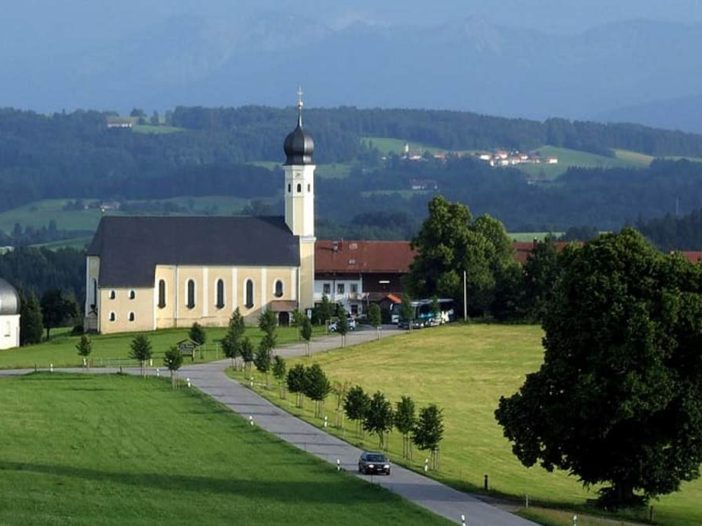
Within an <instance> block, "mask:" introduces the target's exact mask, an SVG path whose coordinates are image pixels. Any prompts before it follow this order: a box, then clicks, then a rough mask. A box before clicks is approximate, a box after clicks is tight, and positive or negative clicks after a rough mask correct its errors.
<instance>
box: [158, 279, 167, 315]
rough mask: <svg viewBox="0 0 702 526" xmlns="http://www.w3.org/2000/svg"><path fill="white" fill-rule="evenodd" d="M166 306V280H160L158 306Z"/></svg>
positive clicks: (160, 307)
mask: <svg viewBox="0 0 702 526" xmlns="http://www.w3.org/2000/svg"><path fill="white" fill-rule="evenodd" d="M165 306H166V280H164V279H160V280H158V308H159V309H162V308H164V307H165Z"/></svg>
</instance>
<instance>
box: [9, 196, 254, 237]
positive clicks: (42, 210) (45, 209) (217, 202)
mask: <svg viewBox="0 0 702 526" xmlns="http://www.w3.org/2000/svg"><path fill="white" fill-rule="evenodd" d="M69 201H74V199H44V200H41V201H35V202H33V203H29V204H27V205H24V206H21V207H19V208H14V209H12V210H7V211H5V212H2V213H0V230H4V231H5V232H6V233H10V232H12V229H13V228H14V225H15V223H19V224H20V225H22V226H32V227H35V228H41V227H43V226H47V225H48V224H49V221H51V220H52V219H53V220H55V221H56V226H57V228H59V229H65V230H95V228H97V224H98V223H99V221H100V218H101V217H102V212H100V210H99V209H97V208H89V209H87V210H63V207H64V205H65V204H66V203H68V202H69ZM83 201H84V202H85V203H90V202H92V201H96V199H84V200H83ZM154 201H158V202H160V203H174V204H176V205H179V206H185V207H190V208H192V213H193V214H204V213H206V212H207V211H208V209H211V208H212V207H217V213H219V214H231V213H233V212H234V213H237V212H240V211H241V209H242V208H244V206H246V204H247V203H248V202H249V200H248V199H240V198H236V197H230V196H205V197H174V198H171V199H158V200H154ZM130 202H133V203H144V202H145V201H130ZM110 214H118V215H119V214H120V212H119V211H110Z"/></svg>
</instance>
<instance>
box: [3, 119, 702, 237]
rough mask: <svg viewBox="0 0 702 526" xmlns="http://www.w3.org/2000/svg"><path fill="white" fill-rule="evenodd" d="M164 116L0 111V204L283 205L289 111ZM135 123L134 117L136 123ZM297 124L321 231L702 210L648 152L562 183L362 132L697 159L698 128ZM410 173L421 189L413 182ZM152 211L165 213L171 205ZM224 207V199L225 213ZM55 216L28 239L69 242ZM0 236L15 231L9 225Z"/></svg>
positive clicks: (519, 227)
mask: <svg viewBox="0 0 702 526" xmlns="http://www.w3.org/2000/svg"><path fill="white" fill-rule="evenodd" d="M165 117H166V118H165V119H164V118H158V116H154V118H153V122H154V124H153V125H149V124H147V123H148V122H149V121H150V120H151V119H148V117H146V116H142V117H141V118H139V119H138V120H140V121H141V122H142V124H139V125H135V126H134V127H132V128H129V127H125V128H109V127H108V121H109V122H112V123H114V122H115V121H117V122H125V121H123V120H122V121H120V120H119V119H117V116H116V115H114V114H110V113H101V112H95V111H77V112H73V113H68V114H64V113H60V114H53V115H40V114H37V113H33V112H26V111H18V110H13V109H5V110H0V188H1V189H2V191H0V212H2V211H6V210H10V209H15V208H17V207H20V206H22V205H25V204H29V203H33V202H35V201H38V200H42V199H52V198H70V199H77V200H80V199H94V200H98V204H99V200H116V201H119V202H121V203H122V204H123V205H124V208H123V211H124V212H128V210H127V206H126V205H127V204H129V203H127V202H128V201H132V200H134V201H138V200H158V199H167V198H172V197H176V196H188V197H197V196H230V197H236V198H238V199H240V200H241V201H243V203H242V204H241V206H240V207H239V208H238V209H237V210H238V211H237V213H240V212H241V211H242V210H245V209H244V205H251V206H249V209H250V210H252V212H251V213H256V210H259V209H260V210H263V209H264V208H265V207H266V206H269V207H272V208H268V209H266V210H265V212H266V213H275V211H277V210H280V209H281V208H282V203H281V202H280V191H281V189H282V188H281V183H280V181H281V180H282V179H281V178H282V174H281V173H280V170H279V168H277V167H276V165H277V164H278V163H280V162H281V161H282V160H283V151H282V143H283V139H284V137H285V136H286V134H287V133H289V132H290V131H291V129H292V128H293V126H294V124H295V122H296V114H295V109H294V108H288V109H275V108H267V107H253V106H251V107H242V108H236V109H224V108H221V109H206V108H183V107H181V108H176V109H175V110H174V111H172V112H169V113H168V115H167V116H165ZM136 122H137V119H136V118H135V119H134V120H133V121H132V123H134V124H136ZM304 122H305V126H306V127H308V129H309V130H310V131H311V133H312V135H313V136H314V138H315V143H316V151H315V161H316V162H317V164H318V165H320V166H319V175H320V176H319V179H318V183H317V190H318V193H317V211H318V219H319V221H320V225H321V224H324V223H325V222H326V224H327V227H326V228H327V230H326V232H327V235H331V234H330V232H331V233H333V235H339V236H345V237H348V235H350V234H349V232H350V230H349V228H351V227H353V228H355V229H356V230H353V232H354V233H356V234H357V235H359V236H368V237H404V238H406V237H408V236H410V235H411V234H412V232H413V231H414V229H415V228H416V226H417V221H418V220H419V218H421V217H422V216H423V215H424V213H425V212H426V202H427V200H428V199H429V198H430V196H431V195H432V194H433V193H435V192H441V193H444V194H445V195H448V196H451V197H452V198H453V199H457V200H460V201H461V202H463V203H465V204H467V205H469V206H470V207H471V209H473V210H474V211H475V212H477V213H489V214H491V215H493V216H495V217H498V218H499V219H501V220H502V221H503V222H505V223H506V224H507V225H508V227H509V228H510V229H513V230H514V231H542V230H550V229H555V230H562V229H565V228H568V227H570V226H574V225H591V226H597V227H599V228H605V229H612V228H618V227H620V226H621V225H622V224H623V223H624V222H626V221H635V220H636V219H637V218H641V219H650V218H653V217H656V216H661V215H663V214H665V213H666V212H670V211H671V210H672V208H671V207H673V206H675V203H676V202H677V203H678V208H679V210H680V211H681V212H682V213H687V212H689V211H691V210H693V209H695V208H699V207H700V206H702V203H701V202H700V200H699V198H698V196H700V195H702V176H700V173H701V171H702V164H701V163H693V162H688V161H676V160H674V159H667V160H655V161H653V163H651V157H647V161H646V163H645V164H644V165H638V168H635V167H632V165H627V166H621V165H617V166H618V167H617V168H615V167H614V165H612V166H609V165H607V164H598V165H595V166H594V167H593V166H592V165H591V167H590V168H586V167H582V166H581V165H578V164H577V163H572V165H571V166H572V167H571V168H570V169H568V165H567V163H563V171H564V172H565V173H564V175H562V176H560V178H559V179H558V180H557V181H555V182H553V181H552V182H549V181H545V182H541V183H539V182H536V183H535V181H534V180H533V179H532V178H530V177H529V176H528V174H527V173H526V172H524V171H521V170H516V169H514V168H499V169H498V168H491V167H490V166H488V165H487V164H486V163H484V162H482V161H479V160H477V159H476V158H474V157H472V156H463V157H460V156H449V158H447V159H445V160H441V159H434V158H432V157H431V156H429V157H427V158H424V159H421V162H410V161H408V160H404V159H402V158H401V157H400V156H398V155H387V156H386V158H385V159H382V158H381V155H380V153H379V152H378V151H377V150H375V148H374V147H373V141H370V140H363V139H364V138H369V137H372V138H376V137H388V138H394V139H400V140H403V141H412V142H413V143H422V144H423V145H425V146H433V147H437V148H443V149H446V150H455V151H459V150H474V149H483V150H491V149H496V148H510V149H520V150H523V151H524V150H529V149H531V148H534V147H537V146H542V145H544V144H551V145H554V146H564V147H570V148H573V149H580V150H583V149H586V150H590V151H593V152H600V153H601V154H605V155H607V154H610V152H611V149H614V148H617V149H624V150H633V151H638V152H643V153H648V154H650V155H653V156H660V157H663V156H671V157H672V156H688V157H693V156H694V157H702V135H695V134H685V133H680V132H671V131H665V130H658V129H652V128H645V127H641V126H633V125H625V124H623V125H614V124H610V125H604V124H596V123H578V122H569V121H565V120H559V119H552V120H549V121H546V122H537V121H529V120H522V119H504V118H495V117H487V116H480V115H476V114H472V113H461V112H448V111H421V110H358V109H354V108H337V109H308V110H305V112H304ZM395 142H399V141H395ZM563 151H564V152H566V151H570V152H571V153H572V150H563ZM576 153H578V152H576ZM579 153H582V152H579ZM628 153H629V154H630V155H634V156H635V155H637V154H635V153H634V154H632V152H631V151H630V152H628ZM592 157H595V156H592ZM641 157H644V156H641ZM598 159H599V161H598V162H601V160H602V159H605V160H609V158H606V157H601V156H600V157H598ZM615 160H616V159H615ZM331 163H337V164H335V165H332V164H331ZM648 163H651V164H650V166H648ZM335 169H336V170H338V171H337V172H334V170H335ZM413 181H414V182H413ZM416 181H420V183H421V184H420V186H421V185H424V187H423V188H419V189H418V188H416V187H415V186H416V184H417V183H416ZM254 201H258V203H256V202H254ZM264 201H265V202H264ZM76 203H78V201H76ZM152 204H153V205H154V206H156V204H154V203H152ZM253 205H255V206H253ZM67 206H68V205H67ZM76 206H77V204H76ZM130 206H137V205H136V204H133V203H132V204H130ZM138 206H139V207H140V208H139V210H140V212H141V213H158V210H155V209H153V207H152V208H148V206H150V205H148V203H147V204H144V203H140V204H138ZM158 206H161V207H162V208H164V210H166V208H165V207H166V206H170V207H171V208H170V209H169V210H172V209H173V206H174V205H173V204H172V203H166V204H164V203H160V204H158ZM145 207H146V208H145ZM77 208H80V207H79V206H77ZM381 210H382V211H384V212H387V213H389V214H391V217H392V218H393V219H392V221H388V217H390V216H388V217H378V216H377V212H378V211H381ZM232 211H233V209H232V208H231V207H230V208H228V209H227V210H226V211H224V210H223V211H221V212H222V213H232ZM189 212H190V213H192V212H193V210H189ZM30 213H31V210H30ZM393 214H394V215H393ZM398 218H401V219H398ZM50 219H56V218H54V217H47V218H46V224H39V225H36V224H35V225H34V227H35V228H39V227H46V230H47V235H48V234H49V233H51V234H52V236H53V237H51V236H50V238H51V239H44V237H46V236H44V235H43V234H41V233H40V234H41V235H35V234H36V232H35V233H33V234H32V233H31V232H30V234H32V235H23V237H28V238H31V239H33V240H34V241H32V242H35V243H36V242H45V241H49V240H59V239H65V238H66V235H67V234H66V233H65V232H61V231H62V230H66V229H70V228H71V227H67V226H65V224H64V223H62V222H61V221H60V220H58V219H56V221H55V224H53V225H52V224H50V223H49V220H50ZM15 222H20V221H19V220H14V219H11V220H10V223H9V224H10V225H13V224H14V223H15ZM27 225H28V222H27V221H26V220H24V224H22V225H15V227H16V228H15V231H16V232H15V234H16V235H15V234H13V238H12V240H9V241H8V240H7V239H5V240H4V241H3V238H2V237H1V236H0V245H2V244H18V243H24V241H22V240H21V239H19V238H20V237H22V236H20V233H24V234H26V232H25V231H24V230H22V228H25V230H26V227H27ZM19 227H22V228H19ZM72 228H73V229H74V230H77V229H81V230H83V231H85V230H88V229H89V228H92V227H91V226H88V225H86V224H81V225H80V226H77V227H72ZM388 229H391V230H392V232H390V231H388ZM5 234H6V235H10V231H9V230H8V229H7V227H5ZM74 234H76V236H77V235H78V233H77V232H74ZM80 235H83V236H84V235H85V232H80ZM40 238H41V241H39V239H40Z"/></svg>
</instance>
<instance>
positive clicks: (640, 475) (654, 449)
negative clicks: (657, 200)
mask: <svg viewBox="0 0 702 526" xmlns="http://www.w3.org/2000/svg"><path fill="white" fill-rule="evenodd" d="M543 325H544V330H545V332H546V337H545V338H544V346H545V348H546V353H545V357H544V363H543V364H542V366H541V368H540V369H539V371H538V372H535V373H532V374H530V375H528V376H527V379H526V381H525V383H524V385H523V386H522V387H521V389H520V390H519V392H518V393H516V394H514V395H513V396H511V397H509V398H502V399H501V400H500V404H499V407H498V409H497V411H496V417H497V420H498V421H499V422H500V424H501V425H502V426H503V428H504V434H505V436H506V437H507V438H508V439H509V440H510V441H512V442H513V448H512V449H513V451H514V453H515V454H516V455H517V457H518V458H519V459H520V460H521V462H522V463H523V464H524V465H526V466H532V465H534V464H536V463H540V464H541V465H542V466H543V467H544V468H546V469H547V470H553V469H554V468H559V469H564V470H567V471H569V472H570V473H572V474H574V475H576V476H577V477H579V479H580V480H581V481H582V482H583V483H584V484H586V485H591V484H605V485H607V486H606V487H605V488H604V489H603V490H601V492H600V494H601V502H602V503H603V504H605V505H608V506H621V505H628V504H635V503H639V502H642V501H646V500H647V499H648V498H650V497H652V496H655V495H661V494H666V493H670V492H673V491H676V490H677V489H678V488H679V486H680V482H681V481H687V480H692V479H694V478H696V477H698V476H699V466H700V462H701V461H702V440H700V436H702V352H701V351H700V349H702V269H701V268H700V267H699V266H694V265H692V264H690V263H688V262H687V261H685V260H684V259H683V258H682V257H680V256H676V255H669V256H664V255H661V254H659V253H658V252H656V251H655V250H654V249H653V248H652V247H651V246H650V245H649V244H648V243H647V242H646V241H645V240H644V239H643V237H642V236H641V235H640V234H638V233H637V232H636V231H634V230H632V229H625V230H623V231H622V232H621V233H620V234H616V235H614V234H608V235H604V236H601V237H600V238H598V239H597V240H595V241H592V242H590V243H589V244H587V245H585V246H584V247H582V248H580V249H576V250H572V251H570V252H569V253H567V254H565V256H564V258H563V269H562V275H561V277H560V278H559V280H558V283H557V286H556V290H555V293H554V295H553V297H552V298H551V300H550V303H549V304H548V305H547V306H546V308H545V310H544V321H543Z"/></svg>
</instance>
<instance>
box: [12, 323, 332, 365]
mask: <svg viewBox="0 0 702 526" xmlns="http://www.w3.org/2000/svg"><path fill="white" fill-rule="evenodd" d="M314 330H315V331H316V333H321V332H323V331H324V328H323V327H315V328H314ZM206 331H207V345H206V350H205V351H204V353H203V359H204V360H210V361H211V360H215V359H222V358H224V356H223V355H222V352H221V350H219V346H218V345H216V343H215V341H216V340H219V339H221V338H222V336H224V332H225V329H224V328H208V329H206ZM144 334H146V335H147V336H148V337H149V340H150V341H151V345H152V348H153V351H154V366H155V367H159V366H161V364H162V362H163V354H164V353H165V352H166V350H167V349H168V348H169V347H170V346H171V345H174V344H175V343H177V342H179V341H180V340H182V339H184V338H186V337H187V335H188V329H165V330H160V331H154V332H147V333H144ZM246 335H247V336H248V337H249V338H251V341H252V342H253V343H254V345H257V344H258V342H259V340H260V339H261V336H262V335H263V333H262V332H261V331H260V330H259V329H257V328H253V327H249V328H247V333H246ZM91 338H92V342H93V353H92V355H91V356H92V361H93V365H95V366H103V365H108V366H119V365H125V366H126V365H135V362H132V361H131V360H129V359H128V355H129V350H130V347H129V344H130V343H131V341H132V339H133V338H134V334H129V333H127V334H112V335H94V336H92V337H91ZM78 340H79V337H78V336H70V335H69V334H68V331H67V330H62V331H54V332H52V339H51V340H50V341H48V342H44V343H41V344H38V345H31V346H28V347H20V348H17V349H8V350H3V351H0V369H13V368H21V367H34V365H35V364H36V366H37V367H39V368H48V367H49V364H52V363H53V364H54V366H55V367H70V366H79V365H81V363H82V362H81V358H80V357H79V356H78V353H77V351H76V347H75V346H76V344H77V343H78ZM296 341H298V332H297V329H295V328H293V327H281V328H280V329H278V343H279V344H285V343H291V342H296ZM186 360H187V358H186ZM197 361H202V360H201V359H200V357H198V360H197Z"/></svg>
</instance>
